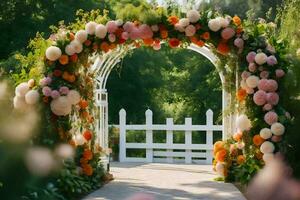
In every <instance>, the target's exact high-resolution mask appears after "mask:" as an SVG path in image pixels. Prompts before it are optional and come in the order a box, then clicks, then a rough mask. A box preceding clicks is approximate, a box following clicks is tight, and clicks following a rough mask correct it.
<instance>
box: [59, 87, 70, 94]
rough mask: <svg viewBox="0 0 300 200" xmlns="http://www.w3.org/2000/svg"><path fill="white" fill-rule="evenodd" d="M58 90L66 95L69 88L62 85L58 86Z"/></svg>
mask: <svg viewBox="0 0 300 200" xmlns="http://www.w3.org/2000/svg"><path fill="white" fill-rule="evenodd" d="M59 92H60V93H61V94H64V95H67V94H68V93H69V88H68V87H65V86H63V87H61V88H59Z"/></svg>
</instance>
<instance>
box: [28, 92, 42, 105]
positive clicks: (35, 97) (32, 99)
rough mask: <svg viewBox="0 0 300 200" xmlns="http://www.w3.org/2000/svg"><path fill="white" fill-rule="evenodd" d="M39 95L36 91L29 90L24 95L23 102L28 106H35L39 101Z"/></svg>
mask: <svg viewBox="0 0 300 200" xmlns="http://www.w3.org/2000/svg"><path fill="white" fill-rule="evenodd" d="M39 98H40V94H39V93H38V91H36V90H30V91H29V92H27V93H26V95H25V102H26V103H27V104H29V105H33V104H36V103H37V102H38V101H39Z"/></svg>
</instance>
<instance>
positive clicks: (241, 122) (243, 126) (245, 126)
mask: <svg viewBox="0 0 300 200" xmlns="http://www.w3.org/2000/svg"><path fill="white" fill-rule="evenodd" d="M236 126H237V128H238V129H239V130H240V131H248V130H250V128H251V121H250V120H249V118H248V117H247V116H246V115H240V116H238V118H237V119H236Z"/></svg>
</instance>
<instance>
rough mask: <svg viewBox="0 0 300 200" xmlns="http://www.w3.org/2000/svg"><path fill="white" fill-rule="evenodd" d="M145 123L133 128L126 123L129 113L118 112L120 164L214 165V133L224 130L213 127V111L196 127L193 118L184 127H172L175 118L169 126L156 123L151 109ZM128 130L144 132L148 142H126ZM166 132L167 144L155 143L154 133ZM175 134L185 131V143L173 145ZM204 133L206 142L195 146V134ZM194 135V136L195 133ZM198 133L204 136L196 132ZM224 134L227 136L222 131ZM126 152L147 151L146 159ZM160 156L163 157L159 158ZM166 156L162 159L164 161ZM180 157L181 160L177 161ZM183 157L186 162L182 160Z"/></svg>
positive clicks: (168, 121) (186, 120)
mask: <svg viewBox="0 0 300 200" xmlns="http://www.w3.org/2000/svg"><path fill="white" fill-rule="evenodd" d="M145 116H146V124H143V125H132V124H126V111H125V110H124V109H121V110H120V112H119V120H120V121H119V123H120V125H119V129H120V153H119V160H120V162H168V163H173V162H177V161H183V162H185V163H199V164H211V163H212V157H213V131H222V125H214V124H213V112H212V110H210V109H209V110H207V112H206V124H205V125H193V124H192V118H185V124H181V125H175V124H173V118H167V120H166V124H153V123H152V122H153V113H152V111H151V110H149V109H148V110H147V111H146V112H145ZM127 130H135V131H137V130H145V131H146V142H145V143H127V142H126V132H127ZM158 130H162V131H166V143H154V142H153V134H155V133H153V131H158ZM173 131H184V134H185V142H184V144H181V143H180V144H178V143H173ZM193 131H205V132H206V133H205V134H206V143H205V144H193V143H192V132H193ZM193 134H195V133H193ZM197 134H202V133H201V132H200V133H199V132H197ZM222 134H224V133H223V132H222ZM127 149H146V157H145V158H137V157H128V156H127V155H126V150H127ZM156 157H160V158H156ZM162 157H163V158H162ZM178 158H181V159H178ZM182 158H183V159H182Z"/></svg>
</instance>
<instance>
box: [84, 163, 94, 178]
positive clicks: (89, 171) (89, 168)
mask: <svg viewBox="0 0 300 200" xmlns="http://www.w3.org/2000/svg"><path fill="white" fill-rule="evenodd" d="M82 172H83V173H84V174H85V175H87V176H91V175H93V168H92V166H91V165H89V164H84V165H82Z"/></svg>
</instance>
